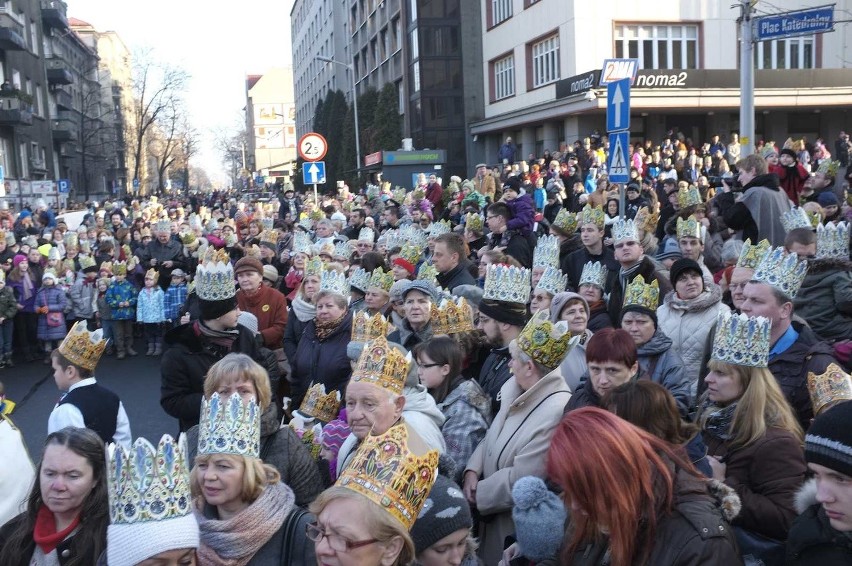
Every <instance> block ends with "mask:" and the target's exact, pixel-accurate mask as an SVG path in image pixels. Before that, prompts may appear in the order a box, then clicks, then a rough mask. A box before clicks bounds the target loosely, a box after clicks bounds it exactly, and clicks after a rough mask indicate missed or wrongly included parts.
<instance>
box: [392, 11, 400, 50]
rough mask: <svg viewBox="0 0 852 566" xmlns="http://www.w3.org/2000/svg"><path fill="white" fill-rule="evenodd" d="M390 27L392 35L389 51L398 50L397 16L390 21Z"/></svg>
mask: <svg viewBox="0 0 852 566" xmlns="http://www.w3.org/2000/svg"><path fill="white" fill-rule="evenodd" d="M391 27H392V28H393V35H392V36H391V51H393V52H394V53H396V52H397V50H399V29H400V28H399V18H396V19H394V21H393V22H391Z"/></svg>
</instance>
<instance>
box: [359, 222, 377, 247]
mask: <svg viewBox="0 0 852 566" xmlns="http://www.w3.org/2000/svg"><path fill="white" fill-rule="evenodd" d="M358 241H359V242H370V244H372V243H374V242H375V241H376V233H375V232H374V231H373V229H372V228H370V227H369V226H364V227H363V228H361V231H360V232H358Z"/></svg>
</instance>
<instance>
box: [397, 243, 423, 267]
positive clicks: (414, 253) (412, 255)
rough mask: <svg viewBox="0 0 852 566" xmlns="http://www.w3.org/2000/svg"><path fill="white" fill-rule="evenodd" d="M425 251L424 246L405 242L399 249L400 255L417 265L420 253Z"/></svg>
mask: <svg viewBox="0 0 852 566" xmlns="http://www.w3.org/2000/svg"><path fill="white" fill-rule="evenodd" d="M422 253H423V248H421V247H420V246H414V245H411V244H409V243H407V242H406V243H405V244H403V245H402V247H401V248H400V249H399V256H400V257H401V258H402V259H404V260H405V261H407V262H408V263H410V264H411V265H417V262H418V261H420V255H421V254H422Z"/></svg>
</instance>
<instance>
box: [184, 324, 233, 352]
mask: <svg viewBox="0 0 852 566" xmlns="http://www.w3.org/2000/svg"><path fill="white" fill-rule="evenodd" d="M193 327H194V330H195V332H196V334H200V335H201V336H204V337H206V338H207V339H208V340H210V341H211V342H213V343H214V344H216V345H217V346H224V347H225V348H229V349H230V348H231V346H233V345H234V340H236V339H237V337H238V336H239V335H240V331H239V330H237V329H236V328H234V329H232V330H213V329H212V328H210V327H209V326H207V325H205V324H204V322H202V321H200V320H196V321H195V323H194V325H193Z"/></svg>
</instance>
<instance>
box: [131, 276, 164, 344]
mask: <svg viewBox="0 0 852 566" xmlns="http://www.w3.org/2000/svg"><path fill="white" fill-rule="evenodd" d="M158 278H159V275H158V274H157V272H156V271H154V270H153V269H149V270H148V272H147V273H146V274H145V287H144V288H143V289H142V290H141V291H140V292H139V296H138V297H137V300H136V301H137V302H136V322H141V323H142V324H143V325H144V326H145V341H146V342H147V343H148V351H147V352H145V355H146V356H159V355H161V354H162V353H163V327H162V323H163V321H164V320H165V312H164V311H165V307H164V293H163V289H162V288H161V287H160V286H159V285H158V284H157V281H158Z"/></svg>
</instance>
